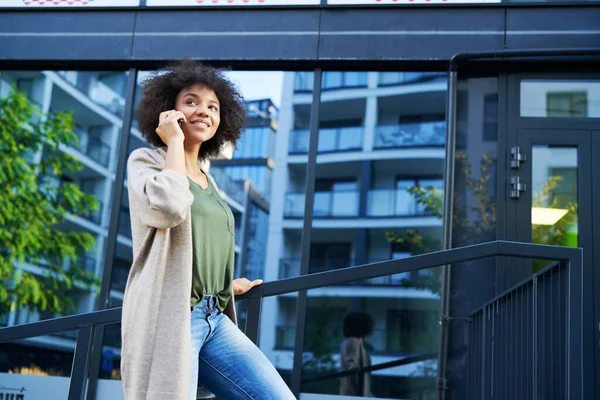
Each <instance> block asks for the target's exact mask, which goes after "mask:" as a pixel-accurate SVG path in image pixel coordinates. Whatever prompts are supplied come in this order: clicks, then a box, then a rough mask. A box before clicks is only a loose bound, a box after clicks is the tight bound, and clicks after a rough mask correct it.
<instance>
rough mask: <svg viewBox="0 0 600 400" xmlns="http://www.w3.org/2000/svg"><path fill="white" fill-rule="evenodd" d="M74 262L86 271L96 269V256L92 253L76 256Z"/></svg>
mask: <svg viewBox="0 0 600 400" xmlns="http://www.w3.org/2000/svg"><path fill="white" fill-rule="evenodd" d="M75 264H77V266H79V268H81V269H83V270H84V271H86V272H94V271H95V269H96V257H95V256H92V255H85V256H80V257H78V258H77V261H76V262H75Z"/></svg>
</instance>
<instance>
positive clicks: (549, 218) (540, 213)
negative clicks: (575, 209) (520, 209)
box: [531, 207, 569, 225]
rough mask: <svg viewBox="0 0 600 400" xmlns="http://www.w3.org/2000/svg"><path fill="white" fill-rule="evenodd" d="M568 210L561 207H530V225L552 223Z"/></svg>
mask: <svg viewBox="0 0 600 400" xmlns="http://www.w3.org/2000/svg"><path fill="white" fill-rule="evenodd" d="M568 212H569V210H565V209H562V208H542V207H532V208H531V224H532V225H554V224H556V223H557V222H558V221H560V219H561V218H562V217H564V216H565V215H567V213H568Z"/></svg>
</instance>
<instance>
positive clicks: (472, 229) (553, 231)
mask: <svg viewBox="0 0 600 400" xmlns="http://www.w3.org/2000/svg"><path fill="white" fill-rule="evenodd" d="M493 162H494V160H493V158H492V153H491V151H487V152H486V153H484V154H483V155H482V158H481V161H480V165H479V174H478V176H474V175H473V170H472V167H471V165H470V164H469V163H468V162H467V157H466V155H465V154H464V153H457V154H456V169H457V171H459V172H460V176H459V177H458V178H459V179H463V180H464V183H465V186H466V193H463V194H461V193H455V196H454V207H453V215H452V236H453V243H454V245H456V246H467V245H471V244H476V243H483V242H486V241H490V240H494V238H495V237H496V201H495V199H494V197H492V195H491V194H490V193H489V191H488V188H489V185H490V180H491V179H492V175H491V167H492V165H493ZM561 181H562V177H560V176H550V177H549V178H548V180H547V181H546V182H545V184H544V185H543V187H542V188H541V190H540V191H539V192H537V193H534V195H533V200H532V206H533V207H547V208H561V209H566V210H568V212H567V214H566V215H565V216H564V217H563V218H561V219H560V220H559V221H558V222H557V223H555V224H554V225H552V226H550V227H549V226H547V225H532V228H531V242H532V243H540V244H548V245H556V246H571V245H574V246H576V245H577V237H576V236H577V235H576V233H573V227H576V226H577V203H576V202H574V201H568V200H564V199H562V198H561V197H560V196H557V195H555V192H556V188H557V185H559V184H560V182H561ZM408 191H409V193H410V194H412V195H413V197H414V198H415V200H416V202H417V204H419V205H420V206H422V207H423V208H424V210H425V212H426V213H428V214H429V215H432V216H435V217H437V218H439V219H442V218H443V215H444V214H443V213H444V209H443V201H444V195H443V193H442V192H440V191H439V190H437V189H436V188H434V187H421V186H414V187H411V188H409V189H408ZM467 196H468V197H469V198H470V200H471V201H470V204H471V205H470V206H467V203H468V202H467V201H466V198H467ZM386 239H387V240H388V242H390V243H398V244H400V245H402V246H404V247H405V248H407V249H409V251H410V252H411V253H412V254H413V255H418V254H424V253H428V252H431V251H437V250H440V249H441V242H440V240H439V239H434V238H432V237H430V236H427V235H425V234H422V233H421V232H420V231H419V230H418V229H406V230H404V231H402V232H386ZM548 264H549V262H548V261H544V260H535V261H534V262H533V264H532V272H533V273H535V272H538V271H539V270H541V269H543V268H544V267H545V266H546V265H548ZM440 273H441V269H440V268H432V269H430V270H429V273H426V274H423V275H420V276H418V277H416V278H415V279H410V280H405V281H403V282H402V283H401V285H402V286H404V287H416V288H422V289H428V290H430V291H432V292H433V293H439V289H440Z"/></svg>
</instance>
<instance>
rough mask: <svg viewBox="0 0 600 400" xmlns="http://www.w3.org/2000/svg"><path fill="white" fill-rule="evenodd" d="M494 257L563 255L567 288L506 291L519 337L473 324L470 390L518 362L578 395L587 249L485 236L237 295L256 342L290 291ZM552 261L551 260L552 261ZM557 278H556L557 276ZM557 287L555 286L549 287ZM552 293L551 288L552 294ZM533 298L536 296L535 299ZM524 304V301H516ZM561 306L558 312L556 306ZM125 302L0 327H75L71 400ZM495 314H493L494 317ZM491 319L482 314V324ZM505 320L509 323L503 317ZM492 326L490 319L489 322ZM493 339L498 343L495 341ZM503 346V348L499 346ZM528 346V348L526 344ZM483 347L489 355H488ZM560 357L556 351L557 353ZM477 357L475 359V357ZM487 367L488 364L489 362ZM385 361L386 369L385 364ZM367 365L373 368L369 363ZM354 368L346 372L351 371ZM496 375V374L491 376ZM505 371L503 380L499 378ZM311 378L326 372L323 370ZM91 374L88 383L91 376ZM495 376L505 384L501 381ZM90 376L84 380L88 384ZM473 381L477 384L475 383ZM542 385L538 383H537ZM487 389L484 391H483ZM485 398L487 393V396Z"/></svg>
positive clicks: (12, 337)
mask: <svg viewBox="0 0 600 400" xmlns="http://www.w3.org/2000/svg"><path fill="white" fill-rule="evenodd" d="M496 257H521V258H526V259H544V260H553V261H561V263H562V265H563V267H564V268H566V270H565V273H561V274H558V275H557V276H556V279H550V280H549V282H548V283H549V284H552V285H556V284H558V283H560V284H562V285H563V287H564V288H565V290H563V291H562V292H561V293H562V294H561V295H557V296H551V299H552V308H549V309H548V311H546V310H542V309H540V307H538V304H541V301H542V300H544V299H546V298H545V297H540V298H539V299H538V296H543V295H544V294H543V293H545V291H541V290H538V291H537V292H535V291H534V292H533V293H534V294H535V296H533V297H532V298H531V300H532V301H530V302H515V301H513V297H510V296H513V294H514V293H519V292H523V291H524V288H523V285H524V284H525V285H526V284H528V283H529V281H530V280H528V281H526V282H525V283H524V284H523V283H521V284H518V285H517V286H515V287H514V288H512V289H511V290H509V291H508V294H509V298H508V302H505V304H509V305H511V307H508V308H507V309H506V312H505V314H506V316H505V317H504V318H503V319H502V320H498V321H497V322H495V326H496V329H498V327H503V326H505V323H504V322H506V321H508V322H510V321H518V320H520V319H523V318H527V319H528V322H529V326H530V327H531V331H528V332H529V333H528V334H521V337H516V336H515V335H514V331H513V330H505V331H503V333H502V334H501V336H500V337H498V336H488V337H491V338H492V339H493V338H495V339H493V340H494V342H490V341H489V340H490V339H484V338H485V336H481V334H483V335H486V334H488V332H489V330H487V329H486V327H487V325H483V326H481V329H477V328H475V329H474V331H473V335H471V336H470V337H471V342H470V343H469V348H468V353H467V354H466V356H467V357H473V358H472V360H474V361H473V363H471V362H470V363H469V368H470V369H469V375H468V383H469V387H470V389H471V390H470V392H471V393H473V394H474V395H475V397H476V398H480V396H479V394H481V393H490V392H489V390H488V391H486V390H485V389H486V387H485V386H484V387H482V386H481V385H478V384H477V383H478V382H484V381H485V382H494V383H496V387H507V384H506V383H505V382H507V380H506V379H507V377H509V376H512V375H509V372H510V373H512V372H514V371H515V369H516V368H519V371H520V372H519V374H520V375H519V376H520V378H521V380H520V382H524V384H523V383H519V382H517V381H510V384H509V386H514V385H518V386H517V387H516V388H517V389H519V392H521V391H523V392H524V389H523V388H527V387H528V388H534V387H536V388H539V387H542V386H543V385H545V384H547V382H556V381H558V382H559V387H560V388H562V389H561V391H562V393H565V394H566V396H562V397H565V398H572V399H581V398H583V380H582V379H581V376H582V374H583V370H582V359H583V346H581V337H582V336H581V335H582V332H583V330H582V329H583V328H582V326H583V298H582V296H581V292H582V289H583V275H582V273H583V251H582V249H576V248H569V247H559V246H547V245H537V244H531V243H517V242H506V241H495V242H490V243H482V244H477V245H471V246H465V247H461V248H456V249H451V250H444V251H438V252H432V253H428V254H423V255H419V256H415V257H409V258H404V259H400V260H390V261H387V262H382V263H377V264H370V265H361V266H357V267H353V268H346V269H344V270H335V271H329V272H323V273H318V274H310V275H305V276H299V277H295V278H290V279H284V280H280V281H275V282H265V283H263V284H262V285H260V286H257V287H255V288H253V289H252V290H250V291H249V292H248V293H246V294H245V295H241V296H238V297H237V300H246V324H245V329H244V333H245V334H246V336H247V337H248V339H249V340H251V341H252V342H254V343H257V342H258V332H259V327H260V313H261V304H262V301H263V299H264V298H266V297H273V296H278V295H281V294H285V293H295V292H299V291H304V290H310V289H316V288H321V287H326V286H331V285H340V284H343V283H346V282H353V281H358V280H366V279H372V278H377V277H381V276H386V275H392V274H398V273H403V272H411V271H418V270H423V269H428V268H433V267H438V266H441V265H450V264H458V263H464V262H467V261H474V260H481V259H494V258H496ZM477 265H485V266H487V265H488V264H487V263H478V264H477ZM552 267H554V265H552V266H551V267H549V268H552ZM546 272H547V270H544V271H542V272H540V273H538V274H536V275H535V276H534V277H533V278H531V279H533V282H534V284H533V285H532V286H533V288H534V289H535V288H536V284H537V283H539V282H537V281H536V280H537V279H539V276H540V275H542V274H544V273H546ZM555 282H556V283H555ZM552 287H554V286H552ZM552 293H553V292H551V294H552ZM534 298H535V299H536V301H533V299H534ZM495 304H497V302H496V300H494V301H493V304H486V305H484V307H488V306H493V305H495ZM519 307H520V308H519ZM557 310H562V312H563V313H562V314H560V315H562V317H561V319H560V320H557V322H556V323H555V324H552V322H550V323H551V324H552V325H551V326H552V327H553V329H552V330H551V331H550V330H548V329H546V328H547V327H548V326H549V325H548V323H547V321H546V320H545V319H544V316H545V315H547V313H551V312H557ZM558 312H561V311H558ZM121 316H122V309H121V308H113V309H107V310H101V311H94V312H91V313H87V314H80V315H73V316H68V317H61V318H55V319H52V320H47V321H40V322H36V323H29V324H21V325H17V326H11V327H7V328H0V343H5V342H11V341H16V340H22V339H26V338H32V337H36V336H43V335H48V334H53V333H57V332H64V331H74V330H76V331H77V332H78V333H77V339H76V345H75V353H74V354H75V355H74V359H73V365H72V369H71V375H70V380H69V392H68V393H69V394H68V400H75V399H80V398H83V397H84V395H85V391H86V388H87V386H88V385H91V386H92V387H94V388H95V387H96V385H97V379H98V376H97V375H96V374H90V373H89V372H90V371H89V369H88V368H86V366H87V365H89V361H90V357H91V354H92V350H93V349H94V348H95V347H94V346H93V343H94V342H93V340H92V338H93V337H94V335H95V334H96V329H97V327H99V326H103V325H107V324H117V323H119V322H120V321H121ZM490 317H491V316H490ZM485 321H486V319H485V318H483V319H481V322H482V323H483V324H485V323H486V322H485ZM502 321H504V322H502ZM300 324H301V326H297V329H296V333H300V332H302V333H301V334H303V332H304V328H305V322H304V321H301V322H300ZM492 326H493V325H492ZM557 329H558V330H561V331H562V332H561V333H560V335H561V336H560V337H561V338H562V340H554V338H555V337H558V336H553V335H557V334H558V332H557ZM523 339H526V340H528V342H529V345H530V346H531V345H533V347H530V349H533V350H531V351H530V352H529V353H527V354H525V353H524V354H523V357H520V358H519V357H514V355H515V350H514V349H515V345H516V344H518V343H521V342H522V340H523ZM494 343H495V344H494ZM498 345H499V346H500V347H498ZM523 348H526V347H523ZM477 349H481V351H486V352H487V353H489V352H490V351H495V352H496V354H503V355H504V356H505V357H504V358H501V359H497V358H493V357H490V356H489V354H488V357H482V354H481V353H479V356H478V354H477V353H473V351H474V350H477ZM303 350H304V349H302V348H294V359H297V360H301V359H302V358H301V357H302V355H303ZM487 353H486V354H487ZM548 354H552V355H554V354H556V355H558V354H560V357H559V360H558V361H559V362H547V357H548ZM528 356H529V357H531V358H530V362H528V363H526V364H523V363H522V362H521V359H525V358H526V357H528ZM424 357H426V359H431V358H432V357H435V355H434V356H431V355H429V354H422V355H420V357H411V362H414V360H416V359H423V358H424ZM557 357H558V356H557ZM475 362H477V363H478V364H475ZM400 363H401V364H406V362H405V361H402V360H401V361H400ZM391 364H393V365H399V364H398V363H397V362H393V363H387V364H386V365H385V368H389V367H391V366H392V365H391ZM484 367H485V368H484ZM301 368H302V365H301V363H295V364H294V369H293V372H292V388H293V391H294V394H295V395H296V396H299V390H300V389H299V387H300V382H301V376H300V374H301ZM381 368H384V366H382V367H381ZM370 370H374V368H371V369H370ZM352 373H353V372H347V374H352ZM330 375H331V374H329V375H327V376H324V377H322V379H331V376H330ZM488 377H489V378H491V379H488ZM501 377H504V379H499V378H501ZM312 379H321V378H320V377H319V376H316V377H313V378H312ZM88 380H89V382H88ZM498 382H499V383H500V384H499V385H498ZM86 383H87V384H86ZM471 383H472V384H471ZM540 385H541V386H540ZM532 393H533V397H531V398H538V397H537V393H538V391H537V390H532ZM486 396H487V395H486ZM484 397H485V396H484Z"/></svg>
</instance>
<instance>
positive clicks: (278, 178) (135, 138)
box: [98, 71, 313, 398]
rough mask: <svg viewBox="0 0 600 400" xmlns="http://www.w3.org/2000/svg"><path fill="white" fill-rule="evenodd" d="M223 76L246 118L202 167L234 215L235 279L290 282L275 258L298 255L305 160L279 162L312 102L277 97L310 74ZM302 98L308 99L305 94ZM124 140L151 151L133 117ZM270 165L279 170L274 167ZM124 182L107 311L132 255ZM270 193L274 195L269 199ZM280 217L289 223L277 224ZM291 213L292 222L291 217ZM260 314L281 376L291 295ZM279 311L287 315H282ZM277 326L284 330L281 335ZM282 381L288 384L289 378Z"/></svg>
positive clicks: (307, 81)
mask: <svg viewBox="0 0 600 400" xmlns="http://www.w3.org/2000/svg"><path fill="white" fill-rule="evenodd" d="M151 74H152V73H151V72H140V73H139V76H138V86H137V88H136V94H135V102H136V104H139V102H140V100H141V98H142V96H143V82H144V80H145V79H146V78H148V77H149V76H151ZM226 75H227V76H228V77H229V78H230V79H231V80H232V81H233V82H234V83H235V84H236V85H237V86H238V87H239V89H240V91H241V94H242V95H243V97H244V98H245V100H246V101H247V103H248V121H247V125H246V128H245V131H244V133H243V135H242V138H241V139H240V141H239V142H238V143H237V147H236V148H235V149H234V148H228V149H224V151H223V152H222V154H221V155H220V156H219V157H218V158H217V159H213V160H209V161H208V162H206V163H205V165H204V167H205V169H206V170H208V171H209V173H210V174H211V175H212V177H213V178H214V179H215V181H216V183H217V185H218V186H219V189H220V192H221V194H222V196H223V199H224V200H225V202H226V203H227V204H228V205H229V207H230V209H231V210H232V212H233V214H234V219H235V237H236V247H235V259H236V268H235V276H236V277H246V278H248V279H263V280H265V281H273V280H276V279H278V278H279V277H280V276H281V275H282V274H283V275H285V276H288V277H289V276H294V275H298V273H299V268H296V265H297V264H296V263H295V262H288V263H286V262H280V260H284V259H285V258H286V257H287V256H290V257H291V258H292V259H296V258H297V257H298V256H299V252H300V239H301V235H299V232H300V231H301V229H300V228H301V226H302V217H303V215H304V197H305V194H304V193H305V189H304V187H305V183H306V161H305V159H306V156H305V155H304V156H302V155H300V156H296V157H298V160H296V163H294V162H291V163H285V162H283V161H282V159H283V160H286V159H287V156H288V151H287V150H288V148H290V147H288V146H290V144H289V143H288V138H291V137H292V136H293V135H292V134H291V133H292V132H294V131H295V130H302V129H307V128H308V126H309V125H308V124H309V121H310V101H308V102H306V104H298V105H294V104H292V103H289V102H288V103H285V102H282V98H284V96H290V95H291V94H292V93H294V92H299V93H301V92H303V91H312V82H313V77H312V73H299V74H295V73H293V72H287V73H283V72H279V71H265V72H259V71H258V72H257V71H252V72H248V71H228V72H226ZM300 96H301V94H300ZM307 97H308V98H309V99H310V95H308V96H307ZM129 142H130V143H129V149H128V150H129V153H131V152H132V151H133V150H135V149H137V148H140V147H148V146H149V145H148V144H147V143H146V141H145V139H144V137H143V135H142V132H141V131H140V130H139V124H138V123H137V121H136V120H134V122H133V128H132V130H131V132H130V137H129ZM306 143H308V138H307V139H306ZM274 165H275V166H282V168H279V169H274V167H273V166H274ZM123 184H124V189H125V190H124V195H123V204H122V209H121V212H120V218H119V230H118V232H119V236H118V239H117V248H116V252H115V259H114V261H113V273H112V277H111V291H110V301H109V305H110V306H111V307H118V306H120V305H121V303H122V299H123V290H124V288H125V283H126V282H127V276H128V273H129V269H130V266H131V262H132V253H133V249H132V242H131V227H130V216H129V206H128V204H129V203H128V191H127V185H126V182H125V183H123ZM272 193H275V194H276V196H275V197H273V196H272ZM284 216H285V218H286V220H285V223H286V224H288V225H289V226H283V225H284V224H282V220H284ZM289 216H293V217H296V218H295V219H290V218H288V217H289ZM273 226H275V227H276V228H277V229H278V231H277V234H276V235H273V234H272V231H273ZM261 310H262V314H261V315H262V318H261V321H260V324H261V327H260V333H261V335H260V347H261V349H262V350H263V351H264V352H265V354H266V355H267V357H268V358H269V359H270V360H271V361H272V362H273V363H274V364H275V366H276V368H278V369H279V370H281V371H283V372H282V374H285V373H286V372H285V371H288V372H289V366H291V359H290V357H289V354H288V353H289V351H287V352H286V355H284V356H283V357H282V356H281V350H280V347H281V346H283V347H284V348H285V347H286V346H289V343H293V340H294V336H293V333H294V328H293V327H294V326H295V298H292V299H290V298H283V297H282V298H270V299H265V300H264V301H263V303H262V308H261ZM281 310H283V311H281ZM280 314H285V315H286V318H283V317H281V316H280ZM246 318H247V315H246V309H245V304H243V303H240V304H239V305H238V323H239V326H240V327H241V329H244V326H245V322H246ZM290 327H291V328H290ZM282 329H283V331H284V332H285V333H279V332H281V331H282ZM106 331H109V332H108V334H106V333H105V341H104V349H103V364H102V367H101V377H102V378H103V379H104V380H103V381H102V383H101V384H99V386H98V396H99V398H101V397H102V396H101V393H106V395H105V397H104V398H112V397H111V396H112V395H111V393H113V389H114V385H113V384H112V383H111V382H110V381H111V380H119V379H120V371H119V365H120V359H119V357H120V347H121V339H120V325H118V324H115V325H111V326H110V327H107V329H106ZM281 335H283V336H281ZM282 343H283V344H282ZM286 379H288V380H289V373H288V374H287V375H286ZM113 383H114V382H113ZM102 391H104V392H102Z"/></svg>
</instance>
